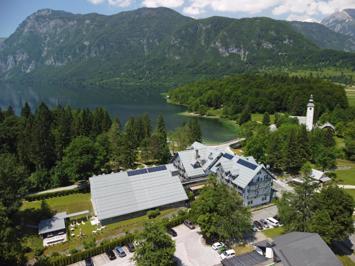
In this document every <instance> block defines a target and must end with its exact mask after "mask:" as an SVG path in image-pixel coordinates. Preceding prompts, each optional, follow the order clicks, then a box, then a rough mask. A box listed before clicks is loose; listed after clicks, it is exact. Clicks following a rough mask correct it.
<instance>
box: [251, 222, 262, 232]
mask: <svg viewBox="0 0 355 266" xmlns="http://www.w3.org/2000/svg"><path fill="white" fill-rule="evenodd" d="M253 225H255V226H256V228H257V229H258V230H259V231H261V230H263V225H262V224H261V223H260V222H259V221H254V222H253Z"/></svg>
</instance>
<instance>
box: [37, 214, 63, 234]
mask: <svg viewBox="0 0 355 266" xmlns="http://www.w3.org/2000/svg"><path fill="white" fill-rule="evenodd" d="M66 217H67V213H66V212H59V213H57V214H56V215H54V216H53V217H52V218H50V219H46V220H42V221H40V223H39V225H38V234H39V235H43V234H46V233H50V232H55V231H59V230H63V229H65V218H66Z"/></svg>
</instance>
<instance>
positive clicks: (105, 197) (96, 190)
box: [89, 164, 187, 220]
mask: <svg viewBox="0 0 355 266" xmlns="http://www.w3.org/2000/svg"><path fill="white" fill-rule="evenodd" d="M175 171H176V169H175V167H174V166H173V165H172V164H168V165H165V167H164V166H160V167H156V168H155V169H154V170H152V168H145V169H139V170H133V171H126V172H119V173H112V174H108V175H101V176H94V177H91V178H90V179H89V180H90V187H91V198H92V203H93V206H94V209H95V211H96V215H97V217H98V219H99V220H103V219H108V218H112V217H116V216H121V215H125V214H129V213H134V212H138V211H143V210H147V209H151V208H156V207H159V206H163V205H167V204H172V203H176V202H180V201H184V200H187V195H186V193H185V190H184V188H183V186H182V184H181V183H180V179H179V177H178V176H177V175H175Z"/></svg>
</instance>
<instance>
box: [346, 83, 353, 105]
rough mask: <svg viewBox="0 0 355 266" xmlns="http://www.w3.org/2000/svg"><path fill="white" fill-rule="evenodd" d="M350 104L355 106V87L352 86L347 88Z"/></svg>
mask: <svg viewBox="0 0 355 266" xmlns="http://www.w3.org/2000/svg"><path fill="white" fill-rule="evenodd" d="M345 91H346V96H347V97H348V102H349V105H350V106H355V88H354V87H351V88H348V89H346V90H345Z"/></svg>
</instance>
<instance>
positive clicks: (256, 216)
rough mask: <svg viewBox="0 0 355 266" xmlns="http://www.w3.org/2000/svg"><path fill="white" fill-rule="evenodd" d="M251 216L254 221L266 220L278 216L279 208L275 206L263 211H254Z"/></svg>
mask: <svg viewBox="0 0 355 266" xmlns="http://www.w3.org/2000/svg"><path fill="white" fill-rule="evenodd" d="M251 214H252V218H253V221H254V220H260V219H265V218H268V217H274V216H275V215H277V207H276V206H275V205H273V206H270V207H266V208H264V209H261V210H257V211H252V213H251Z"/></svg>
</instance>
